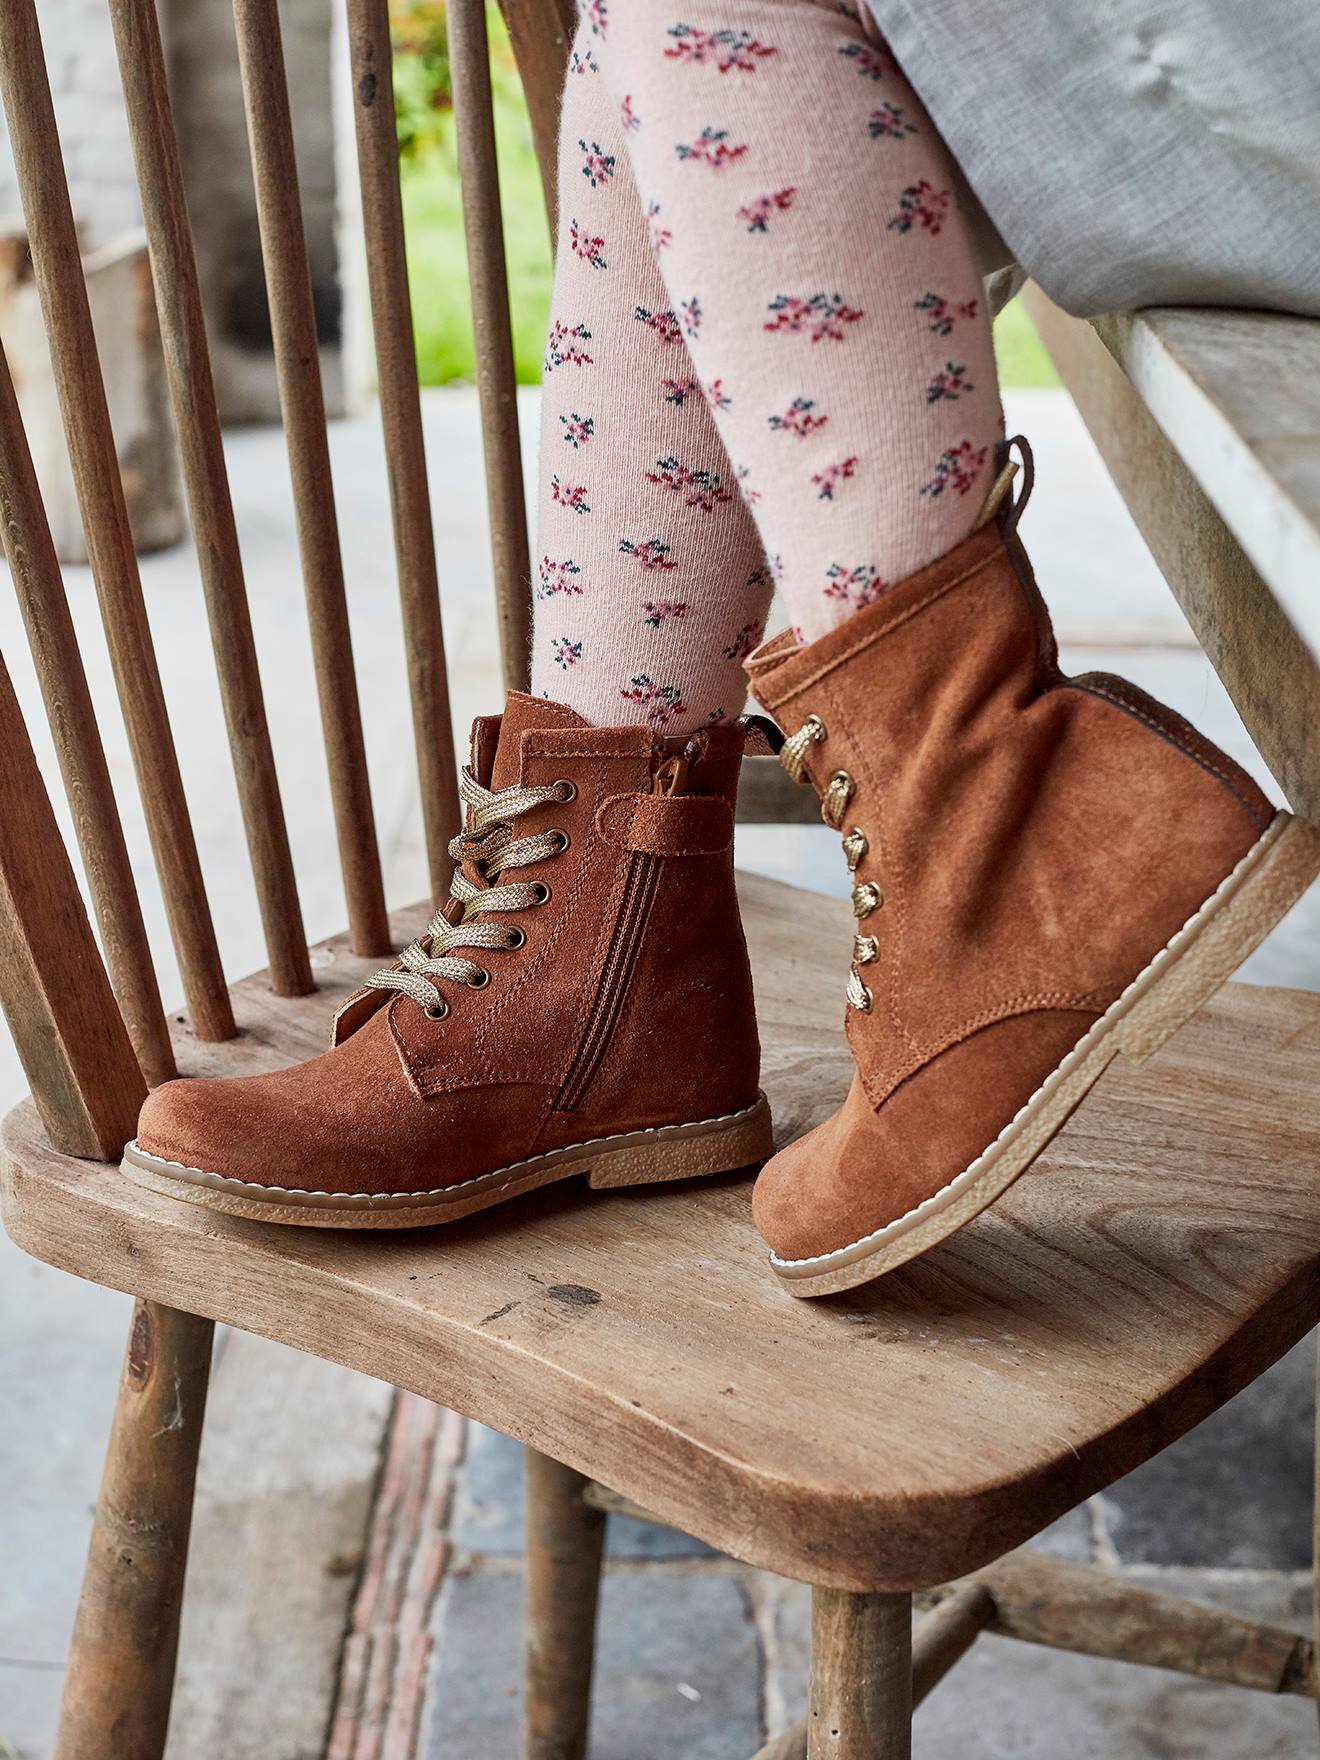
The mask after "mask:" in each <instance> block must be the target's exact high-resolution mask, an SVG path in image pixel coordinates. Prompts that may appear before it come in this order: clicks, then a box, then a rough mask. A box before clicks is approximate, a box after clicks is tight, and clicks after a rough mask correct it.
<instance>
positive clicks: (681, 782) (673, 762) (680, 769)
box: [651, 758, 688, 800]
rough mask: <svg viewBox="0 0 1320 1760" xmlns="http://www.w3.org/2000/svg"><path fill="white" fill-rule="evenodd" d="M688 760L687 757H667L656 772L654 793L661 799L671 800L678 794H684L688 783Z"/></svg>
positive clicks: (652, 790)
mask: <svg viewBox="0 0 1320 1760" xmlns="http://www.w3.org/2000/svg"><path fill="white" fill-rule="evenodd" d="M687 778H688V762H687V759H686V758H666V759H665V761H664V763H663V764H661V766H660V768H659V769H658V770H657V771H656V773H655V782H654V785H653V787H652V789H651V792H652V794H654V795H656V796H657V797H658V798H659V799H661V800H669V799H671V798H672V797H673V796H674V795H676V794H682V792H683V790H684V788H685V787H686V785H687Z"/></svg>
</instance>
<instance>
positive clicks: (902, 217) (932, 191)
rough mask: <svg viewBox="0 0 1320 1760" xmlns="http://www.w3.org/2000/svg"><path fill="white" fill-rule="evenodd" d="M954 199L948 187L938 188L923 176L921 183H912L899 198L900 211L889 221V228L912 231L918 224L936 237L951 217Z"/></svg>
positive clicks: (898, 230) (897, 230) (894, 230)
mask: <svg viewBox="0 0 1320 1760" xmlns="http://www.w3.org/2000/svg"><path fill="white" fill-rule="evenodd" d="M952 201H953V196H952V195H951V194H950V192H949V191H948V190H947V189H936V188H935V187H934V185H933V184H931V183H928V182H927V180H926V179H925V178H924V177H923V178H922V179H921V181H920V183H910V184H909V185H908V187H907V188H906V189H905V190H904V191H903V193H902V195H901V196H900V197H899V198H898V212H897V214H895V215H894V217H893V219H892V220H891V221H890V222H889V230H890V231H891V232H911V231H912V228H913V227H914V226H917V227H922V228H924V230H925V231H927V232H929V233H930V235H931V237H932V238H936V237H938V236H939V233H940V229H941V228H942V227H943V225H944V222H945V221H946V220H947V219H948V217H949V206H950V204H951V202H952Z"/></svg>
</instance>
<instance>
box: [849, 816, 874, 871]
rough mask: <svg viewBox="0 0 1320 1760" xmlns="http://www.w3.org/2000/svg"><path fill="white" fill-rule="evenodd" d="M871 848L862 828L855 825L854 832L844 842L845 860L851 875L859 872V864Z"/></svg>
mask: <svg viewBox="0 0 1320 1760" xmlns="http://www.w3.org/2000/svg"><path fill="white" fill-rule="evenodd" d="M870 847H871V846H870V844H869V843H868V842H867V838H866V833H865V832H864V831H863V830H862V828H861V826H860V825H854V826H853V828H852V830H851V831H850V832H849V833H848V835H847V836H846V837H845V838H844V840H843V855H844V860H845V861H846V862H847V864H848V872H849V873H850V874H855V873H856V872H857V864H858V863H859V862H860V861H861V859H862V857H863V856H864V855H865V854H866V852H867V851H868V850H869V849H870Z"/></svg>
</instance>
